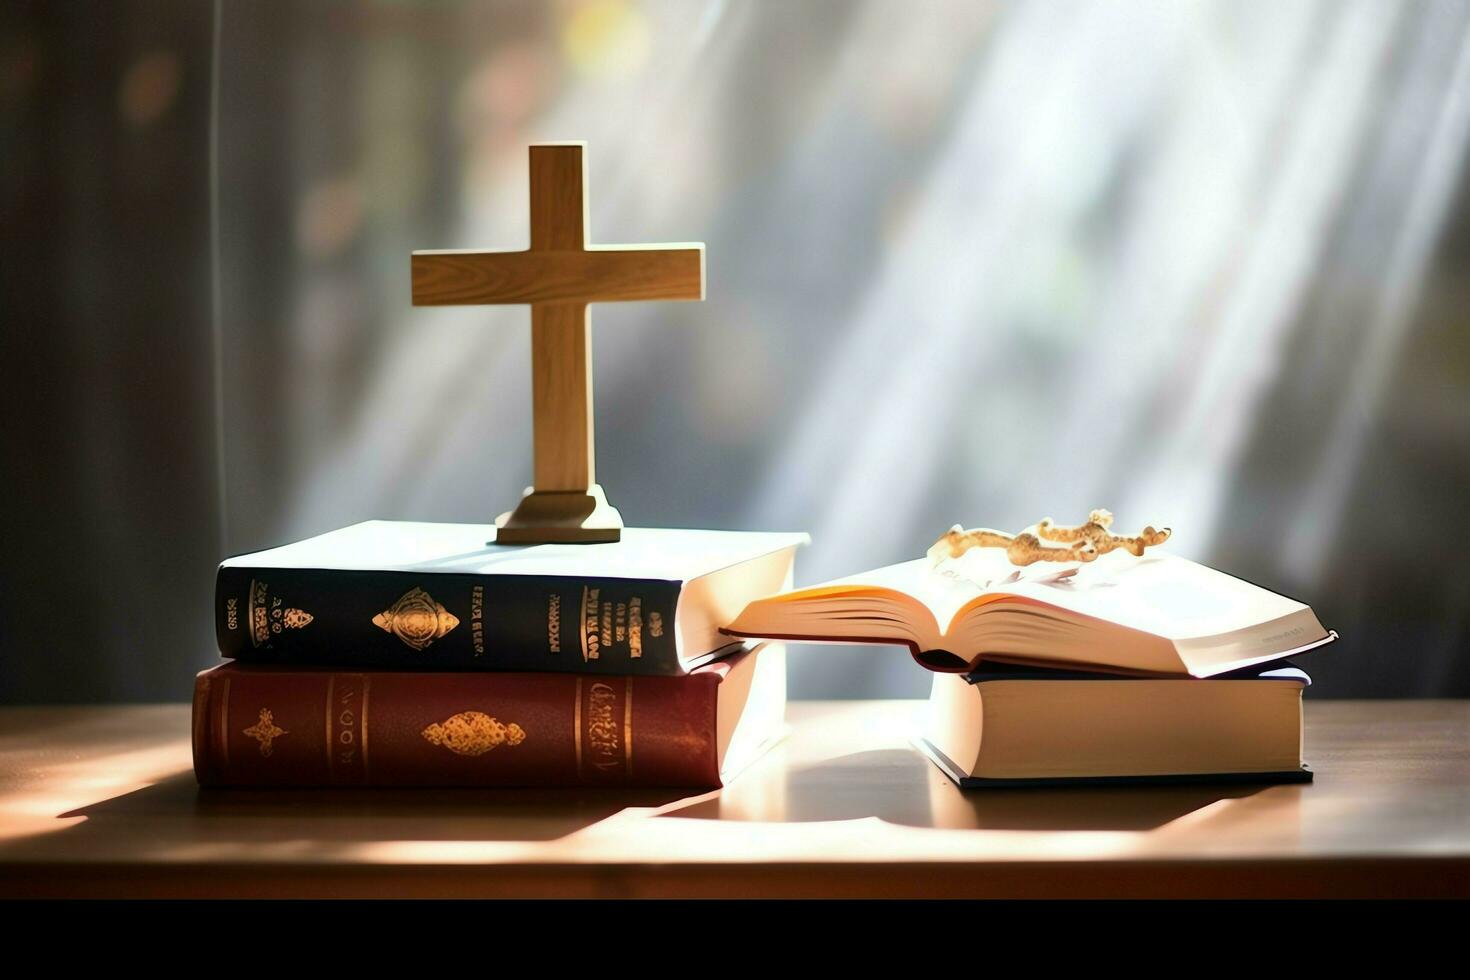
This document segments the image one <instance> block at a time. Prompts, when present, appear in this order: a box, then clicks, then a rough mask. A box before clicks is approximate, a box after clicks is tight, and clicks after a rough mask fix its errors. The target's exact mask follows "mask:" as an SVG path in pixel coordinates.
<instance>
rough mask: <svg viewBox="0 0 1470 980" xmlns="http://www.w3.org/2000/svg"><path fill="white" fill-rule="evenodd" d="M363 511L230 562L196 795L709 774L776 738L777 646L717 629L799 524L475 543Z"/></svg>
mask: <svg viewBox="0 0 1470 980" xmlns="http://www.w3.org/2000/svg"><path fill="white" fill-rule="evenodd" d="M494 531H495V529H494V528H493V527H490V526H481V525H459V524H411V523H397V522H382V521H372V522H368V523H365V524H357V525H353V526H352V527H348V528H343V529H341V530H338V531H334V532H331V533H329V534H324V535H321V536H319V537H315V538H311V539H308V540H305V541H300V542H297V543H295V544H290V545H286V546H284V547H281V548H274V549H271V550H269V551H261V552H257V553H254V554H249V555H243V556H240V557H237V558H231V559H229V560H227V561H225V562H224V563H223V564H222V565H221V566H220V568H219V574H218V579H217V583H216V606H217V609H216V612H217V622H218V627H217V633H218V638H219V646H220V651H221V653H222V654H223V655H224V656H225V657H227V658H230V662H229V663H226V664H224V665H222V666H218V667H214V668H212V669H209V670H206V671H203V672H202V673H200V674H199V675H198V678H197V680H196V684H195V694H194V733H193V736H194V738H193V742H194V767H195V773H196V775H197V777H198V780H199V782H200V784H201V785H204V786H354V785H355V786H410V785H417V786H581V785H624V786H719V785H721V784H722V783H723V781H724V780H727V779H728V778H729V777H730V776H731V775H732V774H733V773H734V772H735V771H737V770H738V769H739V768H741V767H742V766H744V765H745V764H747V763H748V762H750V761H751V760H752V759H754V758H755V757H756V756H757V755H759V754H760V753H761V752H762V751H763V750H764V749H765V748H767V747H768V746H769V745H771V744H772V743H773V742H774V741H776V740H777V739H779V737H780V735H781V733H782V730H783V724H784V711H785V697H786V687H785V684H786V673H785V651H784V648H783V647H782V645H781V644H780V643H779V642H764V643H759V644H747V643H742V642H740V641H738V640H732V639H731V638H730V637H729V636H727V635H725V634H723V633H721V632H720V629H719V628H720V627H721V626H723V625H725V624H726V623H727V622H729V620H730V619H731V618H733V616H734V615H735V614H736V613H737V612H739V610H740V609H742V608H743V607H745V606H746V605H747V604H748V603H749V602H751V601H752V600H754V599H756V598H758V597H761V596H765V595H768V594H770V593H774V592H779V591H781V590H782V589H783V588H789V587H790V584H791V576H792V565H793V561H794V557H795V551H796V548H797V547H798V546H800V545H801V544H803V543H805V541H806V538H805V536H804V535H795V534H758V533H736V532H721V531H681V530H649V529H638V528H629V529H626V530H625V531H624V532H623V537H622V540H621V541H619V542H616V543H611V544H594V545H536V546H526V547H511V546H497V545H493V544H490V545H487V544H486V542H487V540H490V539H492V538H493V537H494Z"/></svg>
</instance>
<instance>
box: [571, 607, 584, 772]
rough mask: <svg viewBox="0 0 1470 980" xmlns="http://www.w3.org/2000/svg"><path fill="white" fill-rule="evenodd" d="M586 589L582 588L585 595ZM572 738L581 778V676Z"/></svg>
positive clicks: (574, 704)
mask: <svg viewBox="0 0 1470 980" xmlns="http://www.w3.org/2000/svg"><path fill="white" fill-rule="evenodd" d="M586 592H587V590H586V589H583V590H582V593H583V595H584V596H585V595H586ZM572 740H573V741H574V742H575V744H576V747H577V778H578V779H581V778H582V678H580V677H578V678H577V696H576V698H575V699H574V700H573V701H572Z"/></svg>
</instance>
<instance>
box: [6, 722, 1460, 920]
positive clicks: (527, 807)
mask: <svg viewBox="0 0 1470 980" xmlns="http://www.w3.org/2000/svg"><path fill="white" fill-rule="evenodd" d="M916 710H918V703H916V702H902V701H886V702H831V703H805V704H795V705H793V706H792V707H791V709H790V711H789V717H790V718H791V720H792V721H793V732H792V734H791V736H790V738H788V739H787V740H786V742H784V743H783V744H782V745H781V746H779V747H778V748H777V749H776V750H775V751H774V752H772V753H770V754H768V755H767V756H765V757H764V758H763V759H762V760H761V761H759V762H758V763H756V765H755V766H753V767H752V768H751V769H750V770H749V771H747V772H746V773H745V774H743V775H741V776H740V777H739V778H737V779H736V780H735V781H734V783H733V784H732V785H731V786H730V787H728V788H727V789H725V790H723V791H720V792H712V793H705V794H702V795H698V796H689V797H683V796H680V795H679V793H677V792H670V793H660V792H657V791H643V792H637V793H632V792H617V791H610V792H602V791H597V792H594V791H590V790H581V791H579V790H565V791H547V790H538V791H511V790H499V791H475V790H460V791H455V790H434V791H411V790H400V791H366V790H320V791H289V792H287V791H279V792H277V791H263V792H260V791H257V792H247V791H209V792H204V791H200V790H198V788H197V787H196V786H195V784H194V779H193V775H192V773H191V771H190V768H189V732H188V708H187V706H183V705H177V706H172V705H171V706H154V707H147V706H144V707H136V706H135V707H113V708H11V709H4V710H0V895H4V896H34V895H159V896H197V897H205V896H261V897H264V896H277V895H279V896H286V895H290V896H307V897H329V896H373V895H382V896H391V895H405V896H459V895H466V896H474V895H477V896H539V897H553V896H578V897H605V896H632V897H652V896H668V897H699V896H758V895H769V896H825V895H835V896H853V897H857V896H885V895H886V896H907V897H920V896H974V897H986V896H1094V897H1113V896H1152V897H1177V896H1225V897H1246V896H1295V897H1347V896H1409V895H1436V896H1446V895H1455V896H1470V702H1463V701H1418V702H1389V701H1380V702H1330V701H1329V702H1309V703H1308V704H1307V732H1306V756H1307V759H1308V760H1309V761H1310V762H1311V763H1312V765H1313V768H1314V769H1315V770H1316V772H1317V781H1316V782H1315V783H1313V784H1309V785H1296V786H1265V787H1254V786H1243V787H1185V786H1171V787H1150V788H1106V789H1089V790H1009V791H1002V792H970V793H963V792H961V791H960V790H958V789H957V788H956V787H954V785H953V784H952V783H950V782H949V780H947V779H945V778H944V777H943V776H942V775H941V774H940V773H939V772H938V771H937V770H936V769H935V768H934V767H933V766H932V765H930V764H929V763H928V762H927V761H926V760H924V759H923V758H922V757H921V756H920V755H919V754H918V753H917V752H915V751H914V750H913V749H912V747H911V746H910V745H909V744H908V741H907V738H908V736H909V733H910V732H911V731H912V724H911V719H912V716H913V714H914V713H915V711H916Z"/></svg>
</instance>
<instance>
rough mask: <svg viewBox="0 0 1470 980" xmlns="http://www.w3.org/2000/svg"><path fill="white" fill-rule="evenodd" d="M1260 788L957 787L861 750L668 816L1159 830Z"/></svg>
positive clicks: (900, 756)
mask: <svg viewBox="0 0 1470 980" xmlns="http://www.w3.org/2000/svg"><path fill="white" fill-rule="evenodd" d="M1263 788H1264V786H1263V785H1258V784H1242V785H1238V786H1228V785H1224V786H1222V785H1197V786H1190V785H1171V786H1126V787H1125V786H1119V787H1107V786H1094V787H1086V788H1080V787H1079V788H1076V789H1066V788H1036V789H987V790H961V789H960V788H959V787H958V786H956V785H955V784H954V783H953V782H951V781H950V780H949V778H948V777H946V776H945V775H944V774H943V773H941V772H939V770H938V769H936V768H935V767H934V766H933V765H932V764H930V763H929V762H928V760H926V759H924V758H923V757H922V756H920V755H918V754H917V753H916V752H913V751H910V750H905V749H888V750H882V751H873V752H857V753H853V754H851V755H846V756H841V757H839V758H835V759H830V760H828V761H825V762H822V763H819V764H816V765H811V766H806V767H803V768H797V769H789V770H784V771H783V769H782V768H781V767H777V766H773V767H769V768H767V767H757V768H755V769H753V770H751V771H750V772H747V773H745V774H744V775H742V776H740V777H738V778H737V779H736V780H735V781H734V782H732V783H731V785H730V786H729V787H727V788H726V789H725V790H724V791H723V792H722V793H721V794H720V795H719V796H718V797H715V798H711V799H705V800H700V801H697V802H693V803H690V804H689V805H687V806H683V807H678V808H676V809H671V810H666V811H665V812H664V813H663V814H661V816H664V817H686V818H687V817H692V818H696V819H709V820H762V821H777V822H787V823H800V822H810V821H820V820H854V819H860V818H863V817H878V818H879V819H882V820H886V821H888V822H889V823H895V824H904V825H907V826H912V827H932V828H938V829H945V830H1110V831H1143V830H1152V829H1154V828H1156V827H1161V826H1163V825H1164V824H1167V823H1170V822H1172V821H1174V820H1178V819H1179V818H1180V817H1183V816H1185V815H1187V814H1190V813H1193V812H1195V811H1197V810H1200V809H1202V808H1204V807H1207V806H1209V805H1211V804H1213V803H1218V802H1219V801H1221V800H1229V799H1243V798H1245V797H1248V796H1251V795H1253V794H1255V793H1258V792H1260V791H1261V789H1263Z"/></svg>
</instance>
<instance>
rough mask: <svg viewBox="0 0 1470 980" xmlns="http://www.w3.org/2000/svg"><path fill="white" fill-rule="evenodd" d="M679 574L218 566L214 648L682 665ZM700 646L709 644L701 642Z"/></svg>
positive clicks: (547, 664) (490, 665) (591, 665)
mask: <svg viewBox="0 0 1470 980" xmlns="http://www.w3.org/2000/svg"><path fill="white" fill-rule="evenodd" d="M680 588H681V583H679V582H673V581H664V580H657V579H612V578H573V577H564V576H525V575H466V574H458V573H455V574H449V573H432V572H431V573H427V574H423V573H414V572H399V571H383V572H376V571H349V570H333V569H318V568H237V567H221V568H220V570H219V575H218V578H217V579H216V582H215V607H216V627H215V633H216V636H217V637H218V640H219V648H220V653H221V654H222V655H224V656H225V657H229V658H233V659H236V660H239V661H242V662H245V663H274V664H307V665H321V666H337V665H340V666H351V667H393V668H408V669H420V668H421V669H429V670H492V671H499V670H506V671H527V670H547V671H566V672H572V673H587V674H615V675H619V676H623V675H628V674H634V675H658V674H663V675H676V674H682V673H684V668H683V666H681V664H680V662H679V655H678V648H677V646H676V641H675V631H674V622H675V620H674V613H675V609H676V607H677V604H678V601H679V592H680ZM694 652H695V653H699V654H703V653H707V652H709V651H705V650H699V651H694Z"/></svg>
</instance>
